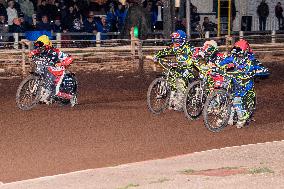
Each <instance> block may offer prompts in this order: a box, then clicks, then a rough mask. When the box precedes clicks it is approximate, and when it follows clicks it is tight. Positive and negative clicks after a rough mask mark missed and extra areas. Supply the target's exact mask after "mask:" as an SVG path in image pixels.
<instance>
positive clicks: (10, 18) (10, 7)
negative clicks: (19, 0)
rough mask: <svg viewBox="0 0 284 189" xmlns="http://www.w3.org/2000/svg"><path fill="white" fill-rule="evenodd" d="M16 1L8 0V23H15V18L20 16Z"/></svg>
mask: <svg viewBox="0 0 284 189" xmlns="http://www.w3.org/2000/svg"><path fill="white" fill-rule="evenodd" d="M14 5H15V2H14V1H13V0H11V1H8V8H7V9H6V10H7V16H8V25H9V26H11V25H13V20H14V19H15V18H18V12H17V10H16V9H15V8H14Z"/></svg>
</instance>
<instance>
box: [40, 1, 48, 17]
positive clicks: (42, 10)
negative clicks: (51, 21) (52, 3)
mask: <svg viewBox="0 0 284 189" xmlns="http://www.w3.org/2000/svg"><path fill="white" fill-rule="evenodd" d="M43 15H46V16H48V15H49V13H48V8H47V6H46V0H42V1H41V3H40V5H39V6H38V9H37V18H42V16H43Z"/></svg>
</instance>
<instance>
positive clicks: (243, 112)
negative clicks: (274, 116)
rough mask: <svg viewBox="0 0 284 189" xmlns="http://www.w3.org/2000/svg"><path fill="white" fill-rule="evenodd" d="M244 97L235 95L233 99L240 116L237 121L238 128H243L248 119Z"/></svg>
mask: <svg viewBox="0 0 284 189" xmlns="http://www.w3.org/2000/svg"><path fill="white" fill-rule="evenodd" d="M242 99H243V97H241V96H238V97H235V98H234V100H233V106H234V108H235V110H236V113H237V116H238V121H237V124H236V126H237V128H242V127H243V126H244V125H245V123H246V121H247V119H248V117H249V116H248V112H247V111H246V110H245V109H244V107H243V100H242Z"/></svg>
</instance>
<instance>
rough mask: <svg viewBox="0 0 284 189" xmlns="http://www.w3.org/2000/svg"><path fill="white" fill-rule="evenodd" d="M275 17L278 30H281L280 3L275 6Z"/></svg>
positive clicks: (281, 14) (281, 11) (281, 9)
mask: <svg viewBox="0 0 284 189" xmlns="http://www.w3.org/2000/svg"><path fill="white" fill-rule="evenodd" d="M275 16H276V18H277V19H278V27H279V30H283V8H282V6H281V3H280V2H278V3H277V5H276V6H275Z"/></svg>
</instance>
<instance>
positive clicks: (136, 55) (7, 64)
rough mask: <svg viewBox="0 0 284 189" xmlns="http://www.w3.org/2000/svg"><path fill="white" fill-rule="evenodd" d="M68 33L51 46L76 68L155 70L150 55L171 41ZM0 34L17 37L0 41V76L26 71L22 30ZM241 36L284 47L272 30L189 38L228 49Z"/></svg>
mask: <svg viewBox="0 0 284 189" xmlns="http://www.w3.org/2000/svg"><path fill="white" fill-rule="evenodd" d="M71 34H72V33H71ZM71 34H70V33H64V34H54V36H55V40H52V42H53V44H54V46H56V47H58V48H60V49H61V50H62V51H64V52H66V53H69V54H71V55H72V56H73V57H74V58H75V64H73V65H72V66H71V67H70V68H71V69H74V70H78V71H86V70H87V71H119V72H122V73H123V72H138V73H141V72H143V71H147V70H153V69H154V70H156V69H157V66H155V64H153V62H152V60H150V58H151V56H152V55H153V54H154V53H155V52H156V51H157V50H160V49H163V48H164V47H165V46H167V45H169V44H170V42H171V41H170V39H163V38H160V39H159V38H156V39H147V40H139V39H137V38H133V37H132V40H130V39H118V38H117V37H118V36H117V34H115V33H112V37H111V38H112V39H104V40H102V38H99V37H100V36H99V35H98V34H96V39H84V40H81V39H76V37H78V36H79V34H78V33H76V34H75V35H71ZM81 35H83V36H85V37H89V38H90V37H94V35H90V34H85V33H81ZM0 36H2V38H0V39H3V36H4V37H8V38H9V37H10V39H11V38H12V37H14V39H18V40H15V41H12V42H4V41H3V40H2V41H0V77H1V76H2V75H4V76H11V75H26V74H27V73H28V72H29V65H30V60H29V58H28V57H27V55H28V52H29V51H30V50H31V49H32V42H29V41H26V40H25V39H21V37H23V35H22V34H4V35H3V34H0ZM65 36H68V37H65ZM74 36H75V37H74ZM110 36H111V35H110ZM207 37H208V36H207ZM8 38H6V39H8ZM241 38H245V39H246V40H248V41H249V42H250V43H251V44H252V48H253V49H254V50H255V51H263V52H264V51H272V50H273V51H284V45H281V44H280V43H281V42H284V34H283V33H279V32H275V31H272V32H262V33H250V32H239V33H233V35H232V36H231V37H227V36H222V37H210V38H197V39H190V42H191V43H192V45H194V46H196V47H200V46H202V45H203V43H204V42H205V41H206V40H209V39H210V40H211V39H214V40H216V41H217V43H218V45H219V46H220V49H221V50H222V51H228V50H230V48H231V47H232V44H233V43H234V41H237V40H239V39H241ZM58 39H59V40H58Z"/></svg>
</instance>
